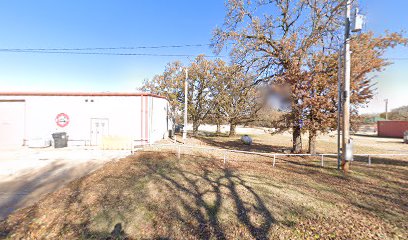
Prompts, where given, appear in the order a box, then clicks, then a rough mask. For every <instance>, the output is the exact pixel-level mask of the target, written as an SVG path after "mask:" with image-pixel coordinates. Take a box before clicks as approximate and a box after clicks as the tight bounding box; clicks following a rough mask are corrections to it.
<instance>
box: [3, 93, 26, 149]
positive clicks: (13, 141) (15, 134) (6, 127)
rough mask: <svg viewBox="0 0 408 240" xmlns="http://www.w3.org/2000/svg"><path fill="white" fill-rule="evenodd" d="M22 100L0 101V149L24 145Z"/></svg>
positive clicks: (23, 103) (23, 107)
mask: <svg viewBox="0 0 408 240" xmlns="http://www.w3.org/2000/svg"><path fill="white" fill-rule="evenodd" d="M24 112H25V101H24V100H1V99H0V147H15V146H22V145H23V144H24Z"/></svg>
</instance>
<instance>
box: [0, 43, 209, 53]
mask: <svg viewBox="0 0 408 240" xmlns="http://www.w3.org/2000/svg"><path fill="white" fill-rule="evenodd" d="M210 46H213V44H210V43H207V44H181V45H161V46H133V47H87V48H0V51H94V50H134V49H161V48H185V47H210Z"/></svg>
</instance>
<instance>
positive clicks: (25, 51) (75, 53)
mask: <svg viewBox="0 0 408 240" xmlns="http://www.w3.org/2000/svg"><path fill="white" fill-rule="evenodd" d="M0 52H2V53H39V54H70V55H107V56H150V57H196V56H197V55H194V54H159V53H157V54H156V53H120V52H75V51H35V50H7V51H3V50H0ZM205 57H208V58H223V57H225V56H222V55H218V56H217V55H205Z"/></svg>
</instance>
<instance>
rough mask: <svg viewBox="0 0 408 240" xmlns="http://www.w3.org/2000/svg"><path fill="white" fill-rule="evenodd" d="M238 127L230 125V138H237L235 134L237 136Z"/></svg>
mask: <svg viewBox="0 0 408 240" xmlns="http://www.w3.org/2000/svg"><path fill="white" fill-rule="evenodd" d="M236 126H237V125H235V124H232V123H231V124H230V131H229V136H230V137H232V136H235V134H236V133H235V128H236Z"/></svg>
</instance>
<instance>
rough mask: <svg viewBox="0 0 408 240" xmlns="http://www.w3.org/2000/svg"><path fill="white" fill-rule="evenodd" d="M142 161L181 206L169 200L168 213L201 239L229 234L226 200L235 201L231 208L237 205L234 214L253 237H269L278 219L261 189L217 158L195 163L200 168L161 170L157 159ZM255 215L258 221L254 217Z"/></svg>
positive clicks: (216, 237) (175, 167)
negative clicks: (223, 218) (224, 216)
mask: <svg viewBox="0 0 408 240" xmlns="http://www.w3.org/2000/svg"><path fill="white" fill-rule="evenodd" d="M143 164H145V165H146V166H147V167H148V168H149V170H150V171H151V172H154V173H156V174H157V176H158V177H159V179H160V182H162V183H163V184H164V185H165V186H166V188H167V189H170V190H171V195H172V198H173V197H174V198H175V199H177V203H179V204H180V206H181V208H182V209H181V210H180V209H177V207H171V205H172V204H170V205H168V211H169V212H168V213H166V214H167V215H169V214H171V215H173V216H176V218H177V220H178V221H179V222H181V223H183V224H184V225H185V226H186V227H187V228H188V229H189V230H190V231H193V232H194V235H195V236H198V237H199V238H200V239H213V238H215V239H226V238H227V237H226V234H225V232H224V227H225V226H226V224H228V223H225V222H222V221H221V220H220V212H221V211H222V207H223V205H224V204H227V203H226V202H225V201H229V202H230V203H232V205H233V207H232V208H230V209H229V210H231V209H234V216H235V217H236V218H237V219H238V221H239V223H240V224H242V225H243V226H244V228H246V230H247V232H248V233H249V234H250V236H251V237H252V238H254V239H267V238H268V234H269V230H270V229H271V227H272V225H273V223H274V222H275V219H274V217H273V216H272V214H271V212H270V211H269V210H268V208H267V207H266V205H265V203H264V202H263V200H262V198H261V197H260V196H259V195H258V193H257V192H256V191H255V190H254V189H253V188H252V187H250V186H249V185H248V184H247V183H246V182H245V181H244V180H243V179H242V178H241V177H240V176H239V174H237V173H235V172H234V170H232V169H230V168H228V167H226V168H224V167H223V166H222V165H221V164H217V163H214V162H213V163H211V164H209V163H208V162H201V163H200V164H199V165H197V166H196V167H197V169H196V170H197V171H191V170H186V169H181V168H179V167H177V166H174V167H171V168H170V169H167V170H168V171H165V172H163V171H160V170H159V171H158V169H159V168H158V167H157V163H152V162H151V161H145V162H143ZM185 213H188V214H187V215H186V214H185ZM255 215H256V217H257V218H256V219H257V220H256V221H255V220H253V219H254V218H253V217H254V216H255ZM190 218H192V219H193V220H194V221H191V219H190ZM194 223H197V224H194Z"/></svg>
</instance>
